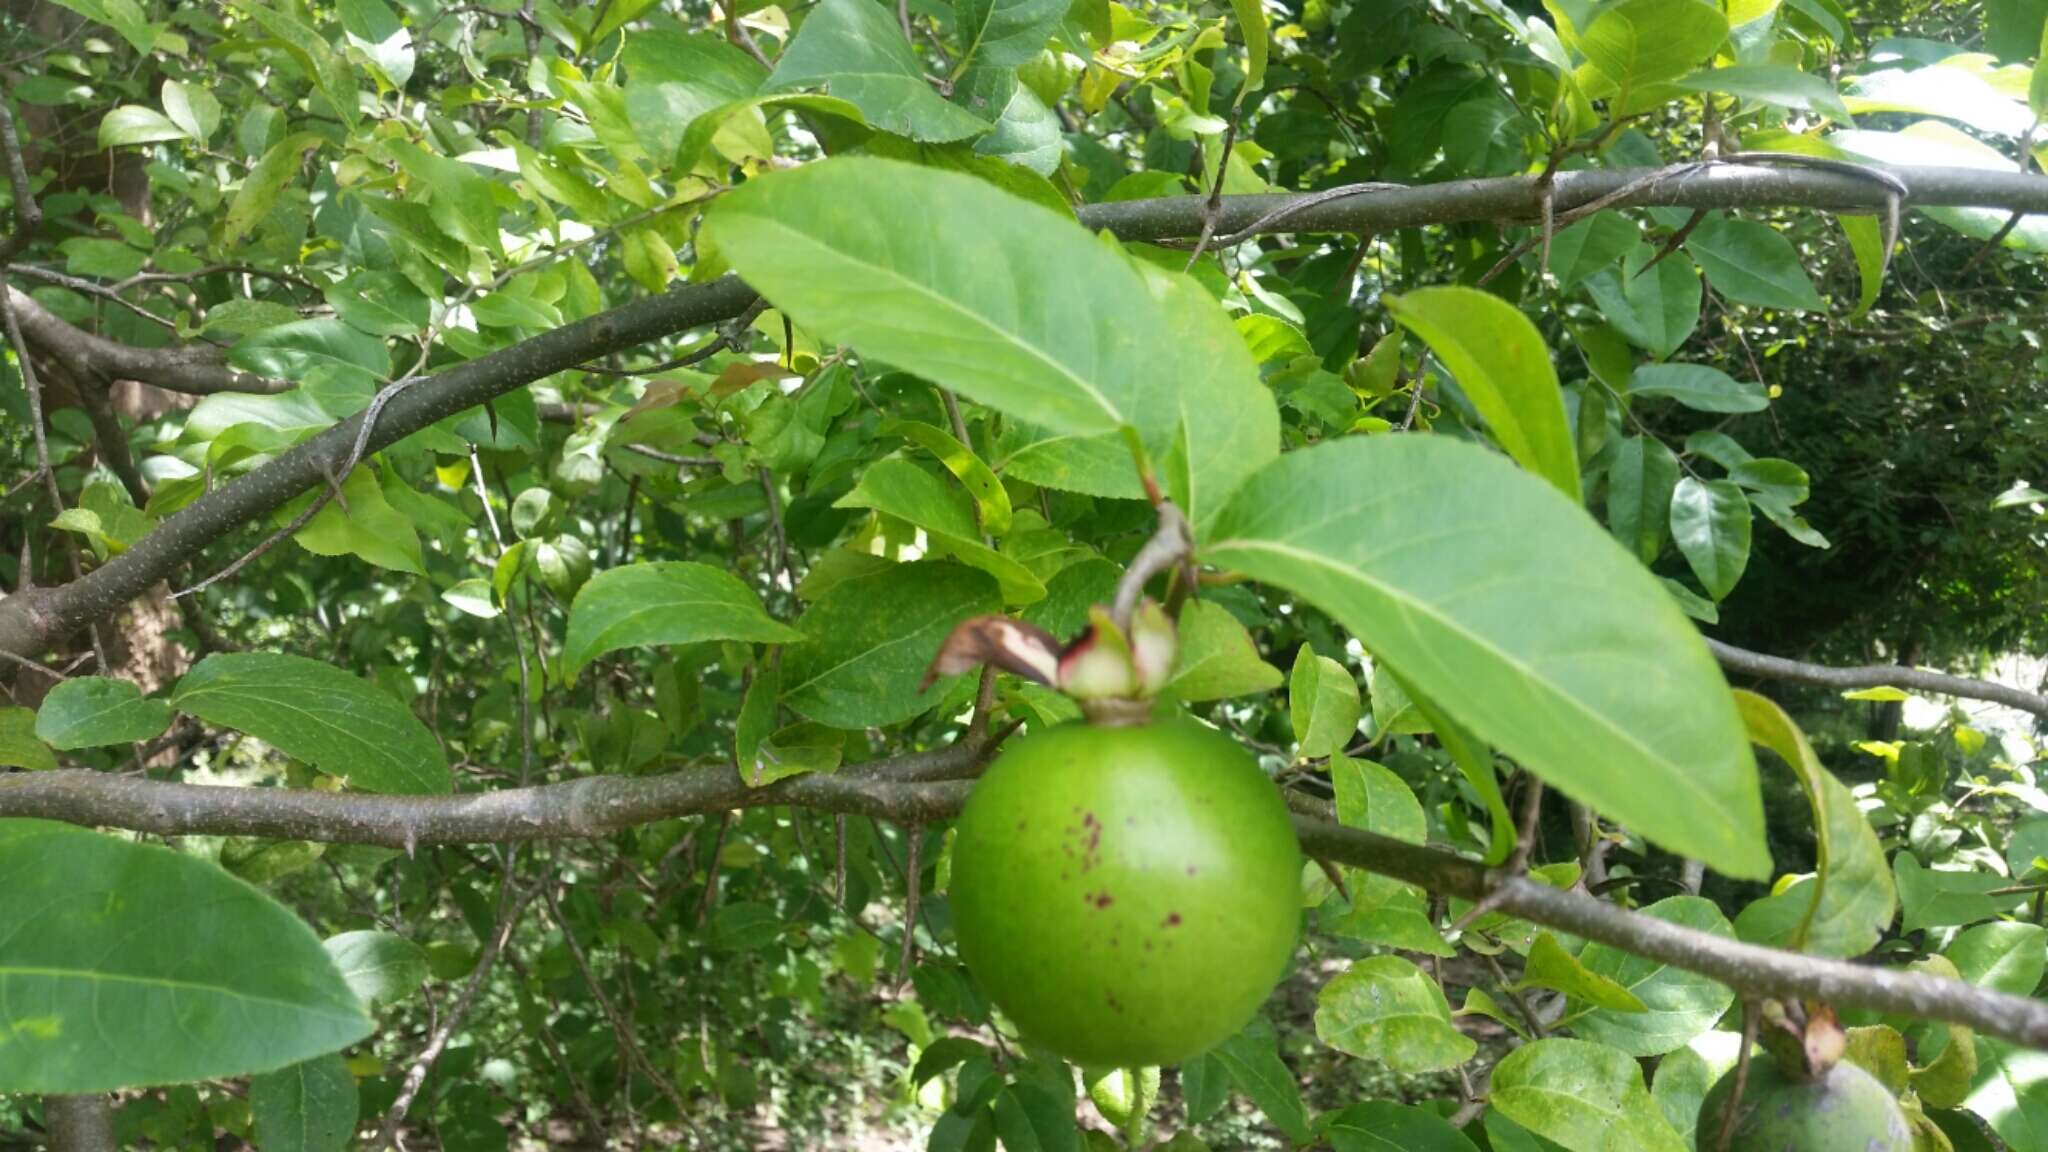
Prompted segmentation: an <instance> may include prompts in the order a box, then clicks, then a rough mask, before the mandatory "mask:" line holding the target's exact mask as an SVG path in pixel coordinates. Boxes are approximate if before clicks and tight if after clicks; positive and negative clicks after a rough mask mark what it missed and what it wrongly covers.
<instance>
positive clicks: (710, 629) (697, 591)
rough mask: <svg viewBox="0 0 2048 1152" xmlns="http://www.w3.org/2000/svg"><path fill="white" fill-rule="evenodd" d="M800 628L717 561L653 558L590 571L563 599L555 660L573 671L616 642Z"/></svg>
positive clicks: (785, 637) (747, 637)
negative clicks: (567, 600) (780, 619)
mask: <svg viewBox="0 0 2048 1152" xmlns="http://www.w3.org/2000/svg"><path fill="white" fill-rule="evenodd" d="M801 639H803V635H802V634H801V633H799V632H798V631H797V630H796V629H794V628H791V627H789V626H788V625H786V624H780V623H777V622H776V621H775V619H774V618H773V617H771V616H769V615H768V613H767V612H766V611H765V610H764V609H763V608H762V607H761V598H760V597H759V596H756V595H755V594H754V591H753V589H751V588H748V587H747V586H746V585H745V584H742V583H740V580H739V577H737V576H734V575H733V574H732V573H730V572H728V571H726V570H725V569H723V568H714V567H712V566H711V565H709V564H698V563H695V562H692V561H680V560H657V561H652V562H650V563H645V564H628V565H626V566H625V567H622V568H610V569H607V570H605V571H603V572H600V573H598V574H597V575H595V576H593V577H591V578H590V582H589V583H587V584H585V585H584V586H583V587H582V589H581V590H579V591H578V592H577V593H576V600H575V602H574V603H572V604H571V605H570V606H569V637H568V640H567V641H566V642H565V643H564V644H563V645H562V663H563V666H564V668H565V669H566V671H567V673H568V674H569V675H571V676H574V675H575V674H576V673H577V671H578V670H580V669H581V668H582V667H583V666H584V665H586V664H588V663H590V662H591V661H592V660H595V659H597V658H598V657H599V656H602V655H604V654H605V653H607V652H616V651H618V650H619V649H621V648H646V647H653V646H656V645H662V644H695V643H699V642H701V641H705V640H738V641H742V642H745V643H752V644H788V643H794V642H795V641H798V640H801Z"/></svg>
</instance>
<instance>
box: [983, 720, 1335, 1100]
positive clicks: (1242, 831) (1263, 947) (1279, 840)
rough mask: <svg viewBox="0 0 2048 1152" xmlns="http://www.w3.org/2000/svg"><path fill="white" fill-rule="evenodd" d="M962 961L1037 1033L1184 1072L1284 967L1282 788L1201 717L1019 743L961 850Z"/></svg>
mask: <svg viewBox="0 0 2048 1152" xmlns="http://www.w3.org/2000/svg"><path fill="white" fill-rule="evenodd" d="M951 901H952V907H953V921H954V927H955V929H956V932H957V934H958V936H959V940H960V952H961V955H962V957H963V958H964V959H965V960H966V961H967V966H968V968H969V969H970V970H971V971H973V973H974V975H975V977H976V978H977V979H978V980H979V981H980V982H981V985H982V987H983V988H984V989H986V990H987V992H988V994H989V996H990V997H991V998H992V999H994V1001H995V1002H996V1003H997V1004H998V1005H1000V1006H1001V1007H1002V1009H1003V1011H1004V1012H1005V1013H1007V1014H1008V1015H1009V1017H1010V1019H1011V1020H1013V1021H1015V1022H1016V1024H1017V1026H1018V1027H1019V1028H1020V1029H1022V1030H1023V1032H1024V1034H1025V1035H1026V1036H1029V1037H1031V1038H1032V1039H1034V1040H1036V1041H1038V1042H1039V1043H1041V1044H1044V1045H1045V1046H1046V1047H1048V1048H1051V1049H1052V1050H1053V1051H1055V1052H1057V1053H1059V1054H1060V1055H1062V1056H1064V1057H1066V1058H1067V1059H1069V1060H1072V1061H1073V1062H1075V1063H1077V1064H1082V1065H1086V1066H1091V1067H1101V1068H1117V1067H1121V1068H1133V1067H1145V1066H1148V1065H1159V1064H1178V1063H1180V1062H1181V1061H1183V1060H1186V1059H1188V1058H1189V1057H1192V1056H1196V1055H1199V1054H1200V1053H1202V1052H1203V1051H1205V1050H1207V1049H1208V1048H1210V1047H1211V1046H1213V1045H1215V1044H1216V1043H1217V1042H1219V1041H1221V1040H1224V1039H1226V1038H1228V1037H1229V1036H1231V1035H1233V1034H1234V1033H1236V1032H1237V1031H1238V1029H1240V1028H1242V1027H1244V1025H1245V1024H1246V1023H1247V1022H1249V1021H1250V1020H1251V1018H1252V1015H1253V1014H1254V1013H1255V1012H1257V1011H1258V1009H1259V1005H1260V1004H1262V1003H1264V1001H1265V999H1266V996H1267V994H1268V993H1270V992H1271V991H1272V990H1273V986H1274V985H1275V984H1276V983H1278V982H1279V980H1280V977H1281V975H1282V973H1283V972H1284V971H1285V970H1286V967H1287V962H1288V958H1289V957H1290V956H1291V955H1292V954H1293V952H1294V943H1295V937H1296V933H1297V930H1298V929H1299V927H1300V920H1301V849H1300V847H1299V845H1297V844H1296V843H1295V839H1294V825H1293V823H1292V822H1291V821H1290V820H1289V819H1288V815H1287V805H1286V804H1285V802H1283V801H1282V800H1281V798H1280V793H1279V791H1278V790H1277V789H1275V788H1274V787H1273V785H1272V782H1271V781H1269V780H1267V779H1266V777H1265V774H1264V773H1262V772H1260V771H1259V767H1258V765H1257V764H1256V763H1255V762H1254V761H1253V760H1252V758H1251V757H1250V756H1249V755H1247V754H1246V753H1245V751H1244V750H1243V749H1242V748H1240V747H1238V745H1237V744H1236V742H1234V741H1232V740H1231V739H1230V738H1229V737H1227V736H1224V735H1223V734H1222V733H1219V732H1217V731H1215V730H1214V729H1211V728H1208V727H1205V726H1203V725H1201V724H1197V723H1195V722H1193V721H1190V720H1165V721H1157V722H1154V723H1151V724H1144V725H1136V726H1132V727H1121V728H1112V727H1097V726H1093V725H1089V724H1078V723H1077V724H1067V725H1063V726H1061V727H1058V728H1053V729H1050V730H1048V731H1045V732H1039V733H1035V734H1033V735H1030V736H1026V737H1025V738H1023V739H1021V740H1018V741H1017V742H1015V743H1014V744H1012V745H1010V746H1009V747H1008V748H1007V749H1005V750H1004V752H1003V753H1002V755H1000V756H998V757H997V758H996V761H995V763H994V764H993V765H991V766H990V767H989V770H988V773H987V775H985V776H983V777H982V779H981V782H980V783H979V784H978V785H976V786H975V789H974V794H973V796H971V797H970V798H969V799H968V801H967V809H966V811H965V812H963V813H962V814H961V816H960V822H959V825H958V830H957V833H956V835H955V837H954V841H953V881H952V890H951Z"/></svg>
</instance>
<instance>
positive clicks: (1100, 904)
mask: <svg viewBox="0 0 2048 1152" xmlns="http://www.w3.org/2000/svg"><path fill="white" fill-rule="evenodd" d="M1081 899H1082V900H1084V901H1086V902H1087V903H1089V904H1091V905H1094V906H1095V908H1097V909H1098V910H1099V909H1103V908H1107V907H1109V906H1110V905H1111V904H1114V903H1116V897H1114V896H1111V895H1110V894H1109V892H1108V890H1107V889H1105V890H1103V891H1101V892H1083V893H1081Z"/></svg>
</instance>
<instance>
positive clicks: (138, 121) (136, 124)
mask: <svg viewBox="0 0 2048 1152" xmlns="http://www.w3.org/2000/svg"><path fill="white" fill-rule="evenodd" d="M185 138H186V137H185V130H184V129H183V128H180V127H178V126H177V124H175V123H173V122H172V120H171V118H170V117H168V116H166V115H164V114H163V113H161V112H159V111H157V110H156V109H154V108H144V107H143V106H142V105H140V104H123V105H121V106H120V107H119V108H116V109H114V110H113V111H111V112H108V113H107V114H106V116H105V117H103V118H101V120H100V140H99V143H100V147H102V148H119V147H122V146H123V145H128V144H154V143H156V142H158V141H160V140H183V139H185Z"/></svg>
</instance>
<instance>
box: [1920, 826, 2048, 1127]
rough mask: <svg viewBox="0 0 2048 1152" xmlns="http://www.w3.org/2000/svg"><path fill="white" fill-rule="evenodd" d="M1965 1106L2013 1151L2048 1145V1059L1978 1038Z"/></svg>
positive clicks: (2017, 1047)
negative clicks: (1974, 1064) (1988, 1125)
mask: <svg viewBox="0 0 2048 1152" xmlns="http://www.w3.org/2000/svg"><path fill="white" fill-rule="evenodd" d="M1900 855H1901V857H1903V856H1904V853H1901V854H1900ZM1963 1106H1964V1107H1965V1108H1968V1109H1969V1110H1970V1111H1972V1112H1975V1113H1976V1114H1977V1115H1979V1116H1982V1117H1983V1118H1984V1119H1985V1120H1987V1121H1989V1122H1990V1124H1991V1130H1992V1131H1994V1132H1996V1133H1998V1135H1999V1136H2000V1137H2001V1138H2003V1139H2004V1141H2005V1143H2006V1146H2007V1147H2008V1148H2010V1149H2012V1150H2013V1152H2021V1150H2022V1149H2031V1148H2043V1147H2048V1058H2044V1057H2043V1056H2042V1054H2041V1053H2040V1052H2038V1051H2035V1050H2033V1049H2030V1048H2021V1047H2019V1046H2017V1045H2014V1044H2010V1043H2007V1042H2006V1041H2003V1040H1994V1039H1991V1038H1990V1037H1988V1036H1980V1037H1978V1039H1977V1078H1976V1080H1975V1081H1974V1083H1973V1084H1972V1086H1971V1090H1970V1096H1969V1099H1967V1100H1965V1101H1964V1102H1963Z"/></svg>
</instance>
